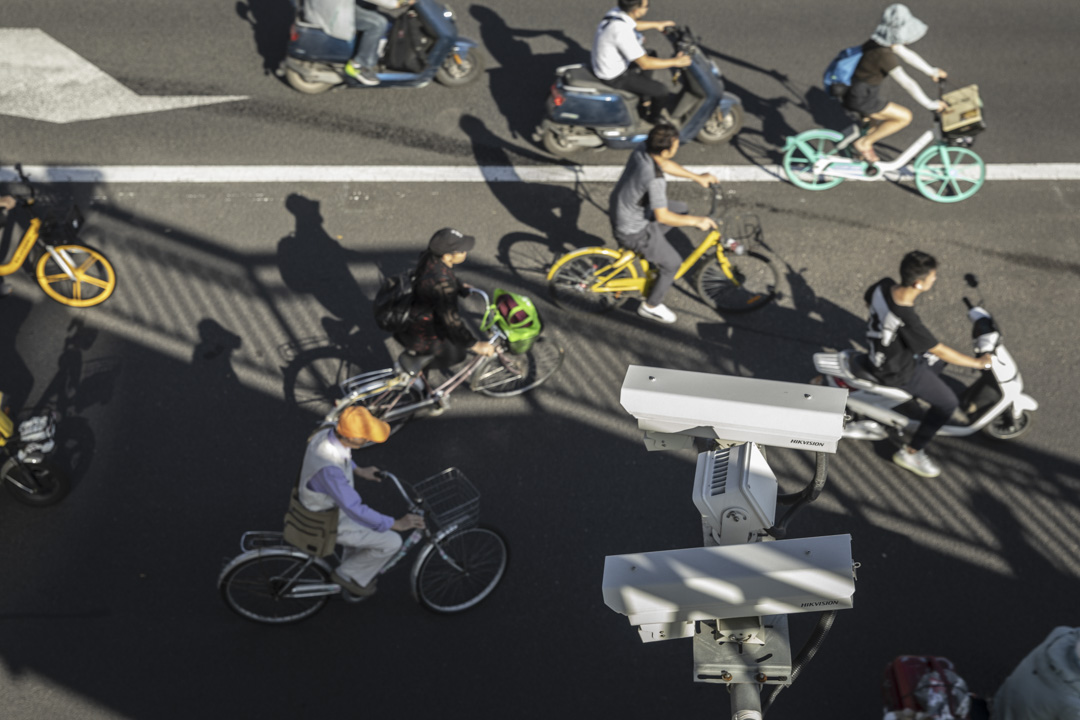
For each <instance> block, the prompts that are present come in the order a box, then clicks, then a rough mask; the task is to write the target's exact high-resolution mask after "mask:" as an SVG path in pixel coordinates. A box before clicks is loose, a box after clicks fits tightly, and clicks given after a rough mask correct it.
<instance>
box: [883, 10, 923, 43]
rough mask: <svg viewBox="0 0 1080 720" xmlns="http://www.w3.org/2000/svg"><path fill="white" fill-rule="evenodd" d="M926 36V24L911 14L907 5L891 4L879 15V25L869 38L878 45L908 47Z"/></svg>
mask: <svg viewBox="0 0 1080 720" xmlns="http://www.w3.org/2000/svg"><path fill="white" fill-rule="evenodd" d="M925 34H926V23H924V22H923V21H922V20H919V19H918V18H917V17H915V16H914V15H912V14H911V11H910V10H908V7H907V5H903V4H901V3H893V4H892V5H890V6H889V7H887V8H885V12H884V13H882V15H881V24H880V25H878V26H877V30H875V31H874V34H873V35H871V36H870V39H871V40H873V41H874V42H876V43H877V44H878V45H885V46H886V47H888V46H891V45H910V44H911V43H913V42H915V41H916V40H918V39H919V38H921V37H922V36H923V35H925Z"/></svg>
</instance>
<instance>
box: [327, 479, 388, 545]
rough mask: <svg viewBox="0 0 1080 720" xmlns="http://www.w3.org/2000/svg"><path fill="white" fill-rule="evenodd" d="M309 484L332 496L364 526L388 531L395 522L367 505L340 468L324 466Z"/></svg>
mask: <svg viewBox="0 0 1080 720" xmlns="http://www.w3.org/2000/svg"><path fill="white" fill-rule="evenodd" d="M307 486H308V488H309V489H311V490H314V491H315V492H320V493H323V494H324V495H329V496H330V497H332V498H333V499H334V502H335V503H336V504H337V506H338V507H339V508H341V510H342V512H344V513H345V514H346V515H348V516H349V517H351V518H352V519H353V520H355V521H356V522H358V523H360V524H361V525H363V526H364V527H367V528H371V529H372V530H375V531H377V532H386V531H387V530H389V529H390V526H391V525H393V524H394V518H392V517H390V516H389V515H383V514H382V513H381V512H376V511H375V510H372V509H371V508H369V507H368V506H367V505H365V504H364V503H363V501H362V500H361V499H360V495H359V494H358V493H357V492H356V489H355V488H353V487H352V486H351V485H349V483H348V482H347V481H346V480H345V474H344V473H342V472H341V470H339V469H338V468H335V467H324V468H323V469H322V470H320V471H319V472H317V473H315V475H313V476H312V478H311V479H310V480H308V483H307Z"/></svg>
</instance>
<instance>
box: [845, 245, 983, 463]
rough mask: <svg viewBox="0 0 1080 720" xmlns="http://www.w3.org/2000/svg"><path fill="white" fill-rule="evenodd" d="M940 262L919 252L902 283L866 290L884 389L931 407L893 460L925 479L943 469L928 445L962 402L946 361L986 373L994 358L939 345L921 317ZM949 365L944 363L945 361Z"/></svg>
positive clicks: (905, 267) (906, 263)
mask: <svg viewBox="0 0 1080 720" xmlns="http://www.w3.org/2000/svg"><path fill="white" fill-rule="evenodd" d="M936 280H937V260H935V259H934V257H933V256H932V255H928V254H926V253H924V252H919V251H918V250H913V251H912V252H909V253H908V254H907V255H905V256H904V259H903V260H902V261H901V262H900V283H901V284H899V285H897V284H896V282H895V281H894V280H893V279H892V278H885V279H883V280H879V281H878V282H876V283H875V284H873V285H871V286H870V288H869V289H867V291H866V295H865V298H864V299H865V300H866V305H867V307H869V309H870V321H869V325H868V327H867V329H866V339H867V342H868V343H869V345H870V363H871V364H872V365H873V366H874V373H875V375H877V377H878V379H879V380H880V381H881V382H882V384H884V385H889V386H892V387H898V388H901V389H903V390H906V391H907V392H909V393H911V394H912V395H914V396H915V397H917V398H920V399H922V400H925V401H926V402H928V403H930V409H929V410H928V411H927V413H926V416H925V417H923V420H922V422H921V423H920V424H919V427H918V428H916V429H915V434H914V435H912V437H911V442H910V443H908V444H907V445H905V446H904V447H903V448H901V449H900V450H898V451H896V454H895V455H893V462H895V463H896V464H897V465H899V466H900V467H902V468H904V469H906V470H910V471H911V472H913V473H915V474H916V475H922V476H923V477H937V476H938V475H940V474H941V468H940V467H938V465H937V463H935V462H934V461H933V460H931V459H930V457H929V456H928V455H927V454H926V452H925V450H926V446H927V445H928V444H929V443H930V440H931V439H932V438H933V437H934V435H935V434H936V433H937V431H938V430H940V429H941V427H942V426H943V425H944V424H945V423H946V422H948V420H949V418H950V417H951V416H952V414H953V411H954V410H956V406H957V405H958V404H959V400H957V397H956V393H954V392H953V391H952V390H950V389H949V386H948V385H946V384H945V383H944V381H942V379H941V377H939V376H940V374H941V371H942V370H944V369H945V364H946V363H952V364H954V365H960V366H963V367H970V368H976V369H978V370H986V369H988V368H989V367H990V356H989V355H980V356H979V357H977V358H974V357H971V356H970V355H965V354H964V353H962V352H959V351H957V350H953V349H952V348H951V347H949V346H948V345H944V344H942V343H940V342H938V340H937V338H935V337H934V334H933V333H931V332H930V330H928V329H927V327H926V325H924V324H923V322H922V320H920V319H919V315H918V313H916V312H915V307H914V306H915V300H916V299H917V298H918V297H919V296H920V295H922V294H923V293H924V292H926V291H927V290H929V289H930V288H932V287H933V286H934V282H935V281H936ZM941 361H944V362H941Z"/></svg>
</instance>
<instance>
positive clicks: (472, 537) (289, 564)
mask: <svg viewBox="0 0 1080 720" xmlns="http://www.w3.org/2000/svg"><path fill="white" fill-rule="evenodd" d="M380 476H381V477H382V478H383V479H389V480H391V481H392V483H393V485H394V487H395V488H397V490H398V492H399V493H400V494H401V496H402V498H404V499H405V501H406V502H407V503H408V504H409V512H410V513H415V514H417V515H422V516H423V517H424V521H425V525H426V527H424V528H420V529H416V530H413V531H412V533H411V534H410V535H409V536H408V537H407V538H406V539H405V541H404V543H403V544H402V546H401V549H400V550H399V551H398V552H397V553H396V554H395V555H394V556H393V557H392V558H390V559H389V560H388V561H387V562H386V564H385V565H384V566H383V568H382V569H381V570H380V571H379V575H383V574H385V573H387V572H389V571H390V570H391V569H393V568H394V567H395V566H397V564H398V563H399V562H400V561H401V560H402V559H403V558H404V557H405V556H406V555H407V554H408V553H409V552H410V551H411V550H412V548H414V547H416V546H417V545H420V546H421V547H420V554H419V555H417V558H416V560H415V562H414V563H413V567H412V574H411V577H410V584H411V586H412V593H413V597H414V598H415V599H416V601H417V602H419V603H420V605H422V606H423V607H424V608H426V609H427V610H430V611H432V612H436V613H456V612H461V611H463V610H468V609H469V608H471V607H474V606H475V605H477V604H478V603H479V602H481V601H482V600H483V599H484V598H486V597H487V596H488V595H490V594H491V593H492V592H493V591H494V590H495V588H496V586H498V584H499V582H500V581H501V580H502V579H503V576H504V575H505V573H506V565H507V561H508V559H509V551H508V549H507V544H506V540H505V539H504V538H503V536H502V535H501V534H500V533H499V532H498V531H496V530H494V529H492V528H489V527H484V526H481V525H479V524H478V523H479V518H480V493H479V492H477V490H476V488H475V487H474V486H473V485H472V483H471V482H469V480H468V479H467V478H466V477H465V475H464V474H463V473H462V472H461V471H460V470H458V469H457V468H447V469H446V470H443V471H442V472H441V473H439V474H438V475H434V476H432V477H429V478H427V479H426V480H423V481H421V482H418V483H416V484H415V485H413V486H412V487H407V486H406V484H404V483H402V482H401V481H400V480H398V478H397V477H396V476H395V475H394V474H393V473H389V472H385V471H381V472H380ZM240 547H241V554H240V555H238V556H237V557H235V558H233V559H232V560H231V561H230V562H229V563H228V564H227V565H226V566H225V569H224V570H222V572H221V574H220V575H219V576H218V589H219V591H220V592H221V596H222V599H223V600H224V601H225V604H226V605H227V606H228V607H229V609H231V610H232V611H234V612H236V613H237V614H239V615H240V616H242V617H244V618H247V619H248V620H252V621H255V622H259V623H266V624H271V625H281V624H286V623H292V622H297V621H299V620H303V619H305V618H308V617H311V616H312V615H314V614H315V613H317V612H318V611H319V610H321V609H322V608H323V607H324V606H325V605H326V603H327V601H328V600H329V599H330V598H331V597H335V596H340V597H341V598H342V599H344V600H346V601H347V602H352V603H357V602H361V601H362V600H364V599H365V598H364V597H359V596H356V595H353V594H351V593H350V592H349V591H348V590H345V589H344V588H342V587H341V586H340V585H338V584H337V583H335V582H333V581H332V580H331V579H330V576H331V574H332V573H333V570H334V567H336V565H337V564H338V563H340V561H341V557H340V552H338V551H337V550H336V549H331V551H330V554H328V555H325V556H319V555H318V554H317V552H312V550H311V549H310V548H309V549H305V548H299V547H296V546H293V545H289V544H288V543H286V542H285V540H284V534H283V533H280V532H258V531H254V532H246V533H244V535H243V537H242V538H241V540H240ZM312 547H314V545H313V546H312Z"/></svg>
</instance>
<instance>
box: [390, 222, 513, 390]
mask: <svg viewBox="0 0 1080 720" xmlns="http://www.w3.org/2000/svg"><path fill="white" fill-rule="evenodd" d="M475 244H476V238H474V237H473V236H472V235H465V234H463V233H461V232H459V231H457V230H454V229H453V228H443V229H442V230H439V231H438V232H436V233H435V234H434V235H432V236H431V240H429V241H428V248H427V250H425V251H424V252H423V253H421V254H420V264H419V266H418V267H417V269H416V286H415V292H414V296H415V299H414V300H413V306H412V310H411V311H410V312H409V324H408V326H407V327H406V328H405V330H404V331H402V332H400V333H397V334H395V335H394V339H396V340H397V341H398V342H399V343H401V344H402V345H404V346H405V349H406V350H408V351H409V352H411V353H413V354H414V355H434V356H436V359H437V362H438V364H439V366H440V367H442V368H444V369H445V368H448V367H450V366H451V365H455V364H457V363H459V362H461V361H462V360H464V359H465V355H466V353H467V352H468V351H469V350H472V351H473V352H474V353H476V354H478V355H492V354H494V352H495V348H494V347H493V346H492V345H491V343H488V342H485V341H483V340H478V339H477V338H476V336H475V335H473V333H472V331H471V330H469V328H468V327H467V326H466V325H465V323H464V321H463V320H462V319H461V313H460V312H459V310H458V298H459V297H464V296H466V295H468V294H469V285H467V284H466V283H463V282H461V281H460V280H458V279H457V277H456V276H455V275H454V266H455V265H460V264H461V263H463V262H465V257H466V253H468V252H469V251H470V250H472V248H473V246H474V245H475Z"/></svg>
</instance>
